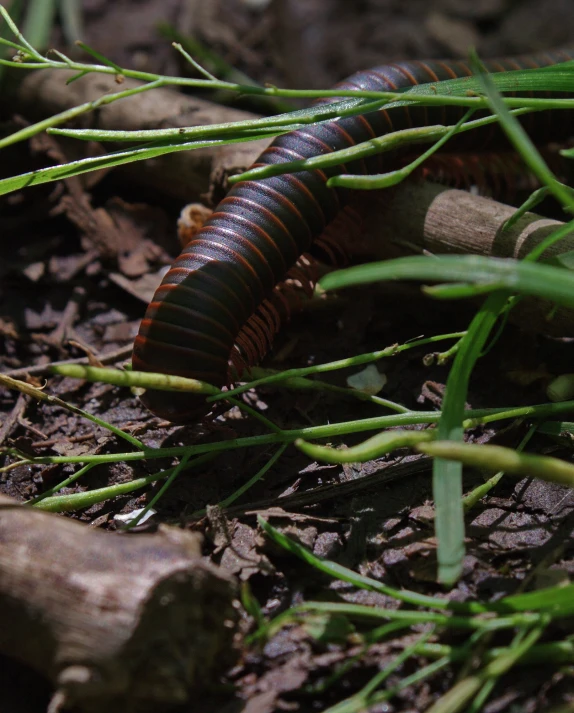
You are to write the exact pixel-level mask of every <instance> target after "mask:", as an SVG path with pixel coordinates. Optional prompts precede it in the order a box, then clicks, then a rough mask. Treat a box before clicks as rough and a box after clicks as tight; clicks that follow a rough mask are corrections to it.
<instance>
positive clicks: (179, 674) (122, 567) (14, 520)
mask: <svg viewBox="0 0 574 713" xmlns="http://www.w3.org/2000/svg"><path fill="white" fill-rule="evenodd" d="M235 596H236V585H235V581H234V580H233V578H232V577H231V576H229V575H227V574H225V573H224V572H223V571H221V570H219V569H217V568H216V567H214V566H213V565H211V564H209V563H207V562H205V561H204V560H203V559H202V558H201V556H200V543H199V537H198V536H195V535H194V534H192V533H188V532H185V531H182V530H178V529H175V528H167V527H164V528H161V529H160V531H159V532H158V533H157V534H114V533H108V532H104V531H101V530H96V529H93V528H90V527H88V526H85V525H82V524H80V523H78V522H75V521H73V520H69V519H64V518H62V517H58V516H55V515H51V514H49V513H45V512H42V511H40V510H34V509H32V508H29V507H26V506H22V505H20V504H19V503H17V502H16V501H14V500H12V499H11V498H8V497H6V496H2V495H0V653H2V654H5V655H7V656H10V657H14V658H16V659H19V660H20V661H22V662H24V663H26V664H28V665H29V666H32V667H33V668H35V669H36V670H37V671H39V672H40V673H42V674H43V675H44V676H46V677H47V678H48V679H49V680H50V681H51V682H52V683H53V685H54V687H55V694H54V696H53V698H52V702H51V705H50V713H56V712H57V711H60V710H66V709H68V708H70V707H72V708H73V709H74V710H80V711H88V712H91V711H94V712H95V711H98V712H99V713H101V711H106V713H113V712H114V711H122V712H124V713H125V712H126V711H134V712H135V711H140V710H141V711H146V710H152V711H161V710H164V709H167V708H169V707H171V706H172V705H175V704H179V703H185V702H186V701H188V700H189V696H190V694H191V693H192V692H194V693H195V692H197V691H198V690H200V689H205V688H206V687H209V686H210V685H213V684H216V683H217V680H218V675H219V674H220V673H221V671H222V670H224V668H225V667H227V666H229V665H230V663H232V662H233V658H234V656H233V639H234V636H235V632H236V623H237V618H238V607H237V603H236V600H235Z"/></svg>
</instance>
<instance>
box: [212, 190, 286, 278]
mask: <svg viewBox="0 0 574 713" xmlns="http://www.w3.org/2000/svg"><path fill="white" fill-rule="evenodd" d="M225 200H226V199H224V200H223V201H222V202H221V203H220V204H219V205H222V204H223V203H224V202H225ZM229 200H230V202H231V201H233V202H237V201H241V200H242V199H241V198H238V197H237V196H231V197H230V199H229ZM232 215H233V218H234V220H237V221H238V222H240V223H241V222H242V223H243V224H244V225H247V226H249V227H250V228H251V229H252V230H253V231H255V232H256V233H257V234H258V235H260V236H261V237H262V238H263V240H264V241H265V242H266V243H267V244H268V245H270V246H271V247H272V248H273V249H274V250H275V252H276V253H277V255H279V258H280V259H281V262H282V264H283V267H284V268H285V270H286V269H287V264H286V262H285V258H284V256H283V252H282V251H281V249H280V248H279V246H278V245H277V243H276V242H275V241H274V240H273V238H272V237H271V236H270V235H269V233H268V232H267V231H266V230H265V229H264V228H262V227H261V226H260V225H258V224H257V223H254V222H253V221H252V220H251V219H250V218H246V217H245V216H244V215H238V214H237V213H232ZM221 216H223V217H227V218H228V217H229V214H227V213H225V212H223V211H217V213H213V214H212V216H211V217H212V218H217V217H221ZM217 227H218V228H219V227H222V226H217ZM223 229H224V230H225V227H223ZM240 242H241V243H242V244H244V245H247V247H248V248H249V249H250V250H252V251H253V252H254V253H256V254H257V255H258V256H259V257H260V259H261V260H262V261H263V262H264V263H265V264H266V265H267V267H268V268H269V271H270V273H271V275H272V277H273V278H275V274H274V272H273V270H272V269H271V267H270V266H269V265H268V260H267V258H266V257H265V255H263V253H262V252H261V251H260V250H259V248H258V247H257V246H256V245H255V244H254V243H253V242H252V241H251V240H250V239H248V238H244V237H243V236H241V240H240Z"/></svg>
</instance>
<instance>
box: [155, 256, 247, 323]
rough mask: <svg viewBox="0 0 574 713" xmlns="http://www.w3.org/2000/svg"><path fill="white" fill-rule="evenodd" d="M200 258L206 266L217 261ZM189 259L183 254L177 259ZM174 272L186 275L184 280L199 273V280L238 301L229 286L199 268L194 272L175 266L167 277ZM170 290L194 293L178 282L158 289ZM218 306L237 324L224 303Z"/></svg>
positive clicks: (206, 257) (204, 257)
mask: <svg viewBox="0 0 574 713" xmlns="http://www.w3.org/2000/svg"><path fill="white" fill-rule="evenodd" d="M198 257H201V258H203V260H204V266H205V265H207V264H209V263H211V262H216V260H215V259H214V258H212V257H208V256H206V255H201V254H199V255H198ZM187 258H188V256H187V255H186V254H184V253H182V254H181V255H180V256H179V257H178V258H177V260H180V259H187ZM177 260H176V263H175V264H176V265H177ZM220 267H222V265H221V264H220ZM227 269H228V270H229V268H227ZM172 272H173V273H175V274H176V275H178V274H179V273H183V274H184V275H185V278H184V279H187V278H188V277H189V276H191V275H192V274H195V273H198V276H199V278H200V279H201V280H205V281H206V282H209V283H210V284H212V285H214V286H215V287H217V289H218V290H221V292H223V293H227V294H228V295H229V297H230V299H231V300H237V295H236V294H235V292H234V291H233V290H232V289H231V288H230V287H228V286H227V285H226V284H225V283H224V282H222V281H221V280H218V279H217V278H216V277H214V276H213V275H208V274H207V273H206V272H202V271H201V269H200V268H199V269H198V268H195V269H193V270H190V269H189V268H186V267H176V266H174V267H172V268H171V270H170V271H169V272H168V273H167V276H169V275H170V274H171V273H172ZM167 276H166V277H167ZM168 288H169V289H171V288H178V289H184V290H192V291H193V288H192V287H189V286H188V285H185V284H183V283H182V282H176V283H169V282H166V283H165V284H162V285H160V287H159V288H158V289H159V290H164V289H168ZM201 292H202V294H207V293H205V292H203V290H201ZM212 299H213V300H214V301H217V300H216V299H215V298H214V297H213V298H212ZM217 302H218V301H217ZM218 304H219V305H220V306H221V307H222V309H223V310H224V311H225V312H227V313H228V314H229V315H230V316H231V317H232V318H233V319H234V321H236V322H237V320H236V319H235V317H234V315H233V314H232V313H231V312H230V311H229V310H228V309H227V307H226V305H225V304H224V303H223V302H218Z"/></svg>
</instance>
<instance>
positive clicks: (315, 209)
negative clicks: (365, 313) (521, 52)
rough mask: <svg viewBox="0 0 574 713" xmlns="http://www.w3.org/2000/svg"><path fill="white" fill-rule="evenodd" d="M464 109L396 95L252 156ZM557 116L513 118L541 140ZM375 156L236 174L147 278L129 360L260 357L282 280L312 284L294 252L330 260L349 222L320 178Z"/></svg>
mask: <svg viewBox="0 0 574 713" xmlns="http://www.w3.org/2000/svg"><path fill="white" fill-rule="evenodd" d="M573 57H574V47H568V48H563V49H560V50H555V51H551V52H544V53H539V54H532V55H528V56H521V57H515V58H504V59H497V60H489V61H486V62H485V63H484V64H485V67H486V69H487V70H488V71H489V72H502V71H511V70H517V69H533V68H539V67H543V66H548V65H551V64H556V63H558V62H563V61H567V60H570V59H572V58H573ZM471 74H472V72H471V69H470V67H469V65H468V64H467V63H466V62H463V61H450V60H449V61H439V60H430V61H425V62H422V61H406V62H396V63H390V64H385V65H382V66H378V67H375V68H373V69H369V70H365V71H362V72H358V73H356V74H353V75H351V76H350V77H349V78H348V79H346V80H345V81H343V82H340V83H339V84H337V85H336V88H339V89H341V90H353V89H356V90H363V91H396V90H399V89H403V88H406V87H410V86H413V85H416V84H421V83H433V82H439V81H442V80H447V79H456V78H461V77H466V76H470V75H471ZM321 101H322V102H326V101H327V100H324V99H323V100H321ZM330 101H336V100H335V99H333V100H330ZM464 113H465V109H464V108H461V107H455V106H448V107H445V106H441V107H438V106H408V107H406V106H403V107H395V108H390V109H388V110H387V109H385V108H382V109H379V110H377V111H371V112H369V113H366V114H362V115H357V116H352V117H345V118H340V119H337V120H329V121H326V122H323V123H320V124H316V125H311V126H309V127H306V128H304V129H300V130H297V131H292V132H290V133H288V134H285V135H282V136H280V137H278V138H276V139H275V140H274V141H273V142H272V144H271V145H270V146H269V147H268V148H267V149H266V150H265V151H264V152H263V153H262V154H261V156H260V157H259V159H258V160H257V161H256V163H255V164H254V166H265V165H270V164H277V163H282V162H288V161H293V160H298V159H306V158H309V157H312V156H317V155H321V154H327V153H330V152H333V151H337V150H339V149H344V148H348V147H351V146H353V145H355V144H358V143H361V142H364V141H368V140H369V139H372V138H374V137H378V136H382V135H384V134H387V133H389V132H392V131H397V130H401V129H405V128H411V127H419V126H420V127H422V126H427V125H433V124H455V123H456V122H457V121H459V120H460V119H461V118H462V116H463V115H464ZM560 113H561V114H562V115H565V114H570V112H560ZM570 116H571V115H570ZM557 117H558V113H557V112H544V113H540V112H533V113H531V114H528V115H527V116H526V117H523V118H522V119H521V123H522V124H523V126H524V127H525V128H526V130H527V131H528V133H529V134H531V135H532V136H533V137H536V140H537V141H540V142H544V141H546V142H548V141H549V140H551V139H552V140H557V139H559V138H561V137H562V138H565V137H566V132H567V131H568V130H569V127H568V125H567V124H568V122H567V121H565V120H564V118H563V117H558V118H557ZM561 135H563V136H561ZM502 138H503V137H502V132H501V130H500V129H499V128H497V126H496V124H492V125H491V126H490V127H487V128H486V129H481V130H480V131H479V132H474V131H473V132H467V133H466V134H464V135H462V136H460V137H456V138H455V139H454V141H455V143H454V144H450V146H451V147H454V150H455V151H456V152H457V155H458V154H459V153H460V155H462V154H463V152H464V151H473V152H477V151H482V150H487V149H488V150H492V147H493V146H494V147H496V146H498V145H499V144H500V142H501V139H502ZM449 150H451V151H452V150H453V148H450V149H449ZM382 161H387V163H388V158H387V157H385V156H372V157H370V158H367V159H364V160H360V161H354V162H352V163H348V164H347V165H346V166H344V167H340V166H339V167H336V168H330V169H328V170H312V171H301V172H298V173H290V174H282V175H277V176H272V177H270V178H265V179H262V180H244V181H241V182H239V183H237V184H236V185H235V186H234V187H233V188H232V189H231V191H230V192H229V193H228V194H227V196H226V197H225V198H224V199H223V200H222V201H221V202H220V203H219V205H218V206H217V207H216V209H215V211H214V213H213V214H212V215H211V217H210V218H209V219H208V220H207V222H206V223H205V224H204V226H203V227H202V228H201V229H200V231H199V232H198V233H197V234H196V235H195V237H194V238H193V239H192V240H191V242H190V243H189V244H188V245H187V246H186V247H185V248H184V250H183V251H182V253H181V254H180V255H179V257H178V258H177V259H176V260H175V262H174V263H173V265H172V267H171V269H170V270H169V271H168V272H167V274H166V275H165V277H164V279H163V281H162V283H161V285H160V287H159V288H158V289H157V291H156V293H155V295H154V297H153V300H152V301H151V303H150V304H149V306H148V308H147V311H146V314H145V316H144V318H143V320H142V322H141V326H140V329H139V334H138V336H137V337H136V340H135V344H134V350H133V368H134V369H137V370H141V371H150V372H160V373H165V374H172V375H178V376H185V377H190V378H195V379H199V380H202V381H207V382H209V383H211V384H214V385H216V386H222V385H224V384H226V383H228V382H229V376H228V374H229V364H230V363H235V364H236V365H237V364H240V365H241V364H252V363H254V362H256V361H258V360H259V359H260V358H262V356H263V355H264V354H265V352H266V351H267V350H268V349H269V346H270V343H271V340H272V338H273V335H274V334H275V333H276V332H277V330H278V329H279V326H280V324H281V323H282V321H283V319H284V318H285V317H286V316H288V313H289V311H290V309H291V308H290V305H289V300H288V299H287V297H286V291H285V290H284V289H283V288H282V286H284V285H285V284H286V283H285V280H286V279H288V278H293V279H295V280H299V283H302V284H303V287H305V285H307V287H309V286H310V285H312V282H313V278H312V277H310V276H309V275H308V274H307V272H306V271H308V268H309V266H310V265H311V264H312V260H311V261H309V260H308V259H307V258H305V257H304V256H306V255H309V254H310V255H315V256H319V257H320V258H321V259H323V260H327V261H331V262H332V263H335V264H337V262H338V260H339V259H340V258H339V252H341V251H340V250H338V246H337V230H338V228H337V226H338V225H340V224H345V223H346V229H348V230H351V229H353V228H358V227H359V225H360V215H358V214H357V212H356V211H353V206H352V192H351V191H348V190H342V189H332V188H329V187H328V186H327V180H328V179H329V177H330V176H332V175H334V174H335V173H337V172H341V171H342V170H345V172H347V173H349V172H351V173H357V174H363V175H365V174H370V173H378V172H380V170H381V166H382V165H383V164H382ZM385 170H389V166H388V165H386V166H385ZM142 398H143V401H144V403H145V405H146V406H147V407H148V408H149V409H150V410H151V411H152V412H153V413H154V414H156V415H158V416H160V417H162V418H165V419H167V420H169V421H172V422H175V423H185V422H189V421H193V420H195V419H197V418H198V417H200V416H201V415H202V414H204V413H205V412H206V411H207V409H208V407H207V405H206V403H205V397H203V396H200V395H197V394H189V393H175V392H162V391H158V390H148V391H147V392H146V393H145V394H144V396H143V397H142Z"/></svg>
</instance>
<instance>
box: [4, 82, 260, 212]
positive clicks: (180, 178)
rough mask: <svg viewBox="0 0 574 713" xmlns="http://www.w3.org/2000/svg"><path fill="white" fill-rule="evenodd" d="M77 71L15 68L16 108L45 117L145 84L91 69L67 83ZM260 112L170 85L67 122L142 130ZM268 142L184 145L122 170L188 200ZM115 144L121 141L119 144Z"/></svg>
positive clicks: (239, 167) (241, 166)
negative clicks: (194, 147) (186, 147)
mask: <svg viewBox="0 0 574 713" xmlns="http://www.w3.org/2000/svg"><path fill="white" fill-rule="evenodd" d="M75 74H77V73H76V72H68V71H63V70H56V69H46V70H41V71H37V72H30V73H26V74H23V73H22V72H21V71H18V72H17V73H16V74H12V75H11V81H10V83H9V91H10V93H11V102H12V106H13V108H14V110H15V111H17V112H19V113H22V114H24V116H26V117H27V118H33V119H44V118H45V117H47V116H50V115H52V114H57V113H59V112H62V111H65V110H66V109H71V108H73V107H75V106H78V105H79V104H83V103H84V102H89V101H94V100H96V99H99V98H100V97H101V96H103V95H104V94H111V93H115V92H118V91H124V90H125V89H128V88H129V87H136V86H140V85H141V84H142V83H141V82H137V81H135V80H131V79H125V80H124V81H123V82H122V84H121V85H118V84H117V83H116V82H115V79H114V77H112V76H109V75H104V74H88V75H86V76H84V77H82V78H81V79H77V80H75V81H74V82H72V83H71V84H66V81H67V80H68V79H70V77H72V76H74V75H75ZM257 118H259V117H258V116H257V115H255V114H251V113H249V112H247V111H241V110H240V109H234V108H231V107H226V106H220V105H219V104H214V103H213V102H209V101H205V100H204V99H198V98H196V97H192V96H189V95H187V94H183V93H181V92H179V91H177V90H176V89H172V88H169V87H164V88H159V89H153V90H151V91H149V92H144V93H142V94H136V95H135V96H131V97H127V98H126V99H120V100H118V101H116V102H113V103H112V104H108V105H106V106H103V107H101V108H99V109H97V110H96V111H93V112H90V113H87V114H83V115H81V116H80V117H78V118H77V119H76V120H74V122H72V123H71V124H68V125H67V126H74V127H75V128H93V129H102V130H104V129H106V130H107V129H115V130H125V131H138V130H143V129H169V128H180V127H186V126H203V125H206V124H219V123H225V122H231V121H244V120H246V119H257ZM74 143H76V142H74ZM268 144H269V140H267V139H266V140H263V141H250V142H247V143H238V144H229V145H228V146H219V147H214V148H210V149H198V150H194V151H189V150H187V151H178V152H177V153H173V154H168V155H166V156H161V157H159V158H155V159H150V160H148V161H138V162H137V163H131V164H126V165H124V166H121V167H120V168H119V169H118V170H119V171H121V172H122V173H123V175H125V176H126V177H127V178H128V179H129V180H130V181H133V182H134V183H136V184H138V185H145V186H148V187H151V188H154V189H155V190H157V191H160V192H161V193H163V194H167V195H170V196H173V197H175V198H179V199H181V200H183V201H191V200H198V199H199V198H200V197H201V196H202V195H204V194H207V193H209V191H210V190H211V189H212V188H213V186H214V185H220V184H221V183H222V182H223V181H224V180H225V178H226V177H227V176H228V175H230V174H233V173H236V172H237V171H241V170H243V169H244V168H245V167H246V166H249V165H250V164H251V163H252V161H253V160H254V159H255V158H256V157H257V156H258V155H259V154H260V153H261V152H262V151H263V149H264V148H265V147H266V146H267V145H268ZM69 146H73V144H72V143H70V144H69ZM110 146H111V147H117V144H113V145H112V144H110ZM77 147H78V145H77V143H76V148H77Z"/></svg>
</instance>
